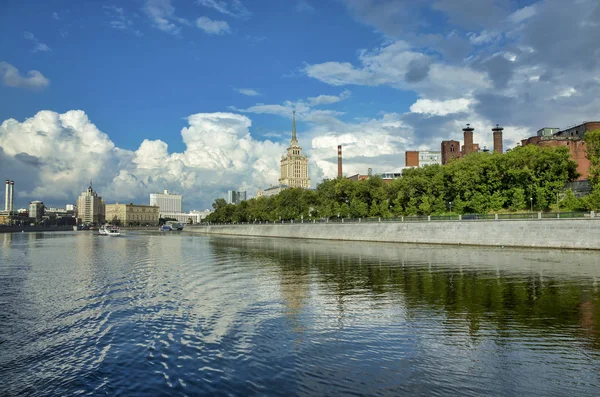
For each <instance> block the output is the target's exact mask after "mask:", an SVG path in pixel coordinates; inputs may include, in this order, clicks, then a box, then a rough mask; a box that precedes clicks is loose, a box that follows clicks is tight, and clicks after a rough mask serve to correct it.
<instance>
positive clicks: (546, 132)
mask: <svg viewBox="0 0 600 397" xmlns="http://www.w3.org/2000/svg"><path fill="white" fill-rule="evenodd" d="M558 131H560V128H551V127H544V128H541V129H539V130H538V132H537V134H536V135H537V136H552V135H554V134H556V133H557V132H558Z"/></svg>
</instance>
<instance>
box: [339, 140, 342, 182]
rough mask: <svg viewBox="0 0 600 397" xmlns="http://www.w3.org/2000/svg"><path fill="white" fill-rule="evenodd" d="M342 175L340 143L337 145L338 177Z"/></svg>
mask: <svg viewBox="0 0 600 397" xmlns="http://www.w3.org/2000/svg"><path fill="white" fill-rule="evenodd" d="M341 177H342V145H338V178H341Z"/></svg>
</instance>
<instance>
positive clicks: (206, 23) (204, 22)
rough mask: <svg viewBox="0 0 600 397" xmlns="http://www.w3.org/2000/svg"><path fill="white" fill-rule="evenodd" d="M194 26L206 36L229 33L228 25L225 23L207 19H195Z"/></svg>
mask: <svg viewBox="0 0 600 397" xmlns="http://www.w3.org/2000/svg"><path fill="white" fill-rule="evenodd" d="M196 26H197V27H198V28H200V29H202V30H203V31H204V33H208V34H217V35H219V34H225V33H231V30H230V29H229V24H228V23H227V22H225V21H215V20H212V19H210V18H207V17H200V18H198V19H196Z"/></svg>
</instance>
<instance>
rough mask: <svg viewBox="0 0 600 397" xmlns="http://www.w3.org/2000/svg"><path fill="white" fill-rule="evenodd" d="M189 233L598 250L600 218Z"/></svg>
mask: <svg viewBox="0 0 600 397" xmlns="http://www.w3.org/2000/svg"><path fill="white" fill-rule="evenodd" d="M185 232H187V233H203V234H217V235H229V236H252V237H279V238H300V239H317V240H343V241H375V242H386V243H413V244H444V245H472V246H490V247H520V248H557V249H584V250H600V218H587V219H534V220H503V221H499V220H489V221H487V220H486V221H431V222H374V223H294V224H289V223H288V224H277V223H276V224H245V225H203V226H195V227H188V228H186V229H185Z"/></svg>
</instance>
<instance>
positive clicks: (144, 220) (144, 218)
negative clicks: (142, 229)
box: [106, 203, 160, 225]
mask: <svg viewBox="0 0 600 397" xmlns="http://www.w3.org/2000/svg"><path fill="white" fill-rule="evenodd" d="M159 218H160V216H159V207H158V206H157V205H140V204H133V203H129V204H119V203H116V204H106V221H107V222H109V223H112V224H117V225H158V220H159Z"/></svg>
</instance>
